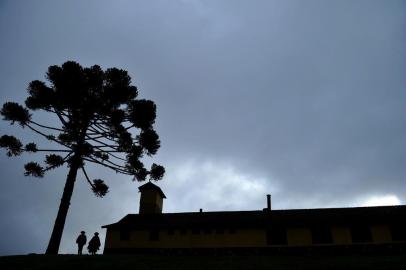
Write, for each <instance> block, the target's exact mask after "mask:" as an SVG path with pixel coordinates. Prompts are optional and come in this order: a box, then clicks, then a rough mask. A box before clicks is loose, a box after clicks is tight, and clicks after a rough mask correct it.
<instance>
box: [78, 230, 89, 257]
mask: <svg viewBox="0 0 406 270" xmlns="http://www.w3.org/2000/svg"><path fill="white" fill-rule="evenodd" d="M86 242H87V239H86V235H85V232H84V231H81V232H80V234H79V236H78V238H77V239H76V244H78V255H82V250H83V246H84V245H85V244H86Z"/></svg>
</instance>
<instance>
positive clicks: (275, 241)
mask: <svg viewBox="0 0 406 270" xmlns="http://www.w3.org/2000/svg"><path fill="white" fill-rule="evenodd" d="M266 242H267V244H268V245H287V243H288V239H287V235H286V229H285V228H283V227H271V228H270V229H268V230H267V231H266Z"/></svg>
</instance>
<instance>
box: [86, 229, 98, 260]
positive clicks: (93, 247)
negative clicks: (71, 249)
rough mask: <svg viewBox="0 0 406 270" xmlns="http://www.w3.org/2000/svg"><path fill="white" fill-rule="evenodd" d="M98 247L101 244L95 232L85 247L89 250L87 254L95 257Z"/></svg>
mask: <svg viewBox="0 0 406 270" xmlns="http://www.w3.org/2000/svg"><path fill="white" fill-rule="evenodd" d="M100 245H101V244H100V238H99V233H98V232H95V233H94V236H93V237H92V239H90V241H89V245H88V246H87V249H88V250H89V253H90V254H92V255H95V254H96V252H97V251H98V250H99V248H100Z"/></svg>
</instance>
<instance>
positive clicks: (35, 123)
mask: <svg viewBox="0 0 406 270" xmlns="http://www.w3.org/2000/svg"><path fill="white" fill-rule="evenodd" d="M30 123H32V124H34V125H36V126H39V127H42V128H47V129H52V130H56V131H62V132H63V131H64V130H63V129H60V128H54V127H48V126H45V125H41V124H39V123H37V122H34V121H32V120H31V121H30Z"/></svg>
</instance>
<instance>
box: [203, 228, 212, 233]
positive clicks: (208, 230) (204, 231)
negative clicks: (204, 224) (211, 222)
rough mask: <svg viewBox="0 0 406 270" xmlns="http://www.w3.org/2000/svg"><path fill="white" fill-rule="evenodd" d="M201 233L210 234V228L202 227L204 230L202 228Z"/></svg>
mask: <svg viewBox="0 0 406 270" xmlns="http://www.w3.org/2000/svg"><path fill="white" fill-rule="evenodd" d="M203 233H204V234H211V230H210V229H204V230H203Z"/></svg>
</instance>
